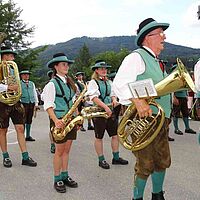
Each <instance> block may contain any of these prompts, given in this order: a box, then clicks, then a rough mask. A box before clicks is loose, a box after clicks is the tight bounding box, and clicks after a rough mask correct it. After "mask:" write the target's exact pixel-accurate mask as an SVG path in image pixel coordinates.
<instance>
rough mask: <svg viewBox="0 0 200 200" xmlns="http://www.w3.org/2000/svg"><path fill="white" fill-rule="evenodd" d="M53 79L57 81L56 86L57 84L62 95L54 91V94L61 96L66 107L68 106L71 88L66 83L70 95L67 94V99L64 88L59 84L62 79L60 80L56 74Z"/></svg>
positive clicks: (70, 98)
mask: <svg viewBox="0 0 200 200" xmlns="http://www.w3.org/2000/svg"><path fill="white" fill-rule="evenodd" d="M54 79H55V80H56V82H57V83H58V86H59V88H60V91H61V93H62V95H59V94H57V93H56V96H57V97H62V98H63V99H64V101H65V102H66V104H67V107H68V108H69V102H70V101H71V100H72V97H71V89H70V87H69V85H68V84H67V86H68V87H69V89H70V95H69V99H67V97H66V96H65V92H64V89H63V87H62V85H61V83H60V81H62V80H61V79H60V78H59V77H58V76H55V78H54Z"/></svg>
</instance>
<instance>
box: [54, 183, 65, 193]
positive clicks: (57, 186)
mask: <svg viewBox="0 0 200 200" xmlns="http://www.w3.org/2000/svg"><path fill="white" fill-rule="evenodd" d="M54 188H55V189H56V191H57V192H59V193H65V192H66V187H65V184H64V183H63V181H58V182H55V183H54Z"/></svg>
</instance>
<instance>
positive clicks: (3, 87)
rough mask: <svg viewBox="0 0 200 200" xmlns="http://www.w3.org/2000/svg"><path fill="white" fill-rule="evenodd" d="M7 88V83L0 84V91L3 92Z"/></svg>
mask: <svg viewBox="0 0 200 200" xmlns="http://www.w3.org/2000/svg"><path fill="white" fill-rule="evenodd" d="M7 89H8V85H5V84H2V83H1V84H0V92H5V91H7Z"/></svg>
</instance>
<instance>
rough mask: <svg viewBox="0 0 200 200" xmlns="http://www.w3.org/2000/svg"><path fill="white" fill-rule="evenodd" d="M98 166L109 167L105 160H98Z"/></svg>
mask: <svg viewBox="0 0 200 200" xmlns="http://www.w3.org/2000/svg"><path fill="white" fill-rule="evenodd" d="M99 167H101V168H103V169H110V165H109V164H108V163H107V162H106V161H105V160H102V161H99Z"/></svg>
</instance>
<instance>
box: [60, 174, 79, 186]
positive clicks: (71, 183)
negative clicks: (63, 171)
mask: <svg viewBox="0 0 200 200" xmlns="http://www.w3.org/2000/svg"><path fill="white" fill-rule="evenodd" d="M63 183H64V184H65V185H66V186H68V187H71V188H77V187H78V183H77V182H76V181H74V180H72V178H71V177H69V176H68V177H67V178H66V179H64V180H63Z"/></svg>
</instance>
